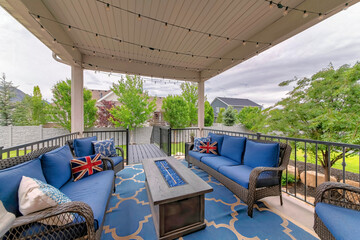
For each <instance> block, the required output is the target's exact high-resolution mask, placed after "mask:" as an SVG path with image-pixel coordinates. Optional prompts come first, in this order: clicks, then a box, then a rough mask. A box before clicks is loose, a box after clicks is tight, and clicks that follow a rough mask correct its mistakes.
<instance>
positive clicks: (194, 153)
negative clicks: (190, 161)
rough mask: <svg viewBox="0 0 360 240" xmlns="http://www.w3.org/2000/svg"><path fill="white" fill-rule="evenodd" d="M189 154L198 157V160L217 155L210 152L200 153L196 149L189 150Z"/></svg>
mask: <svg viewBox="0 0 360 240" xmlns="http://www.w3.org/2000/svg"><path fill="white" fill-rule="evenodd" d="M189 155H190V156H191V157H193V158H196V159H197V160H199V161H200V160H201V158H203V157H217V155H214V154H212V153H211V154H210V153H200V152H195V151H189Z"/></svg>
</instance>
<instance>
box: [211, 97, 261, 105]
mask: <svg viewBox="0 0 360 240" xmlns="http://www.w3.org/2000/svg"><path fill="white" fill-rule="evenodd" d="M215 99H216V98H215ZM217 99H219V100H220V101H222V102H224V103H225V104H226V105H228V106H245V107H247V106H251V107H261V105H259V104H257V103H255V102H253V101H251V100H249V99H244V98H226V97H217Z"/></svg>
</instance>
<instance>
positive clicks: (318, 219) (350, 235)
mask: <svg viewBox="0 0 360 240" xmlns="http://www.w3.org/2000/svg"><path fill="white" fill-rule="evenodd" d="M314 215H315V219H314V230H315V232H316V233H317V234H318V236H319V237H320V238H321V239H327V240H328V239H358V238H359V236H360V228H359V226H360V188H358V187H354V186H351V185H348V184H344V183H339V182H325V183H323V184H321V185H319V186H318V187H317V189H316V197H315V214H314Z"/></svg>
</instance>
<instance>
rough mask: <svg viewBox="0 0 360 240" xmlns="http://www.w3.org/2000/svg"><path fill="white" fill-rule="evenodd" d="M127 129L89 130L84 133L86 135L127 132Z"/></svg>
mask: <svg viewBox="0 0 360 240" xmlns="http://www.w3.org/2000/svg"><path fill="white" fill-rule="evenodd" d="M126 131H127V129H116V130H114V129H109V130H107V129H103V130H87V131H84V133H99V132H126Z"/></svg>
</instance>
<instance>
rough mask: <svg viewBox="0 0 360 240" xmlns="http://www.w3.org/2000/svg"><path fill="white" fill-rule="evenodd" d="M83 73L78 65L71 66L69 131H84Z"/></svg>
mask: <svg viewBox="0 0 360 240" xmlns="http://www.w3.org/2000/svg"><path fill="white" fill-rule="evenodd" d="M83 92H84V73H83V69H82V68H81V67H78V66H71V132H80V134H82V132H83V131H84V97H83Z"/></svg>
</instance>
